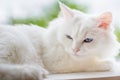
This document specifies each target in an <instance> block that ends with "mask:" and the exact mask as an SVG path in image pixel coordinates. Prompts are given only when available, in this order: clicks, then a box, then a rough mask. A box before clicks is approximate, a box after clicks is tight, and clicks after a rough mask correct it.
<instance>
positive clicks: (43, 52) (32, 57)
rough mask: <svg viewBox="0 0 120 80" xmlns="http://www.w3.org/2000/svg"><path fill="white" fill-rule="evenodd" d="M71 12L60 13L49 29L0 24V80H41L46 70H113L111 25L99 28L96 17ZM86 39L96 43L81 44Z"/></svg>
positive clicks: (114, 49) (114, 46)
mask: <svg viewBox="0 0 120 80" xmlns="http://www.w3.org/2000/svg"><path fill="white" fill-rule="evenodd" d="M61 7H63V8H64V7H66V6H65V5H62V6H61ZM65 9H67V8H65ZM65 9H64V10H65ZM68 10H70V9H68ZM70 11H72V14H70V15H69V16H67V15H64V16H60V17H59V18H57V19H56V20H54V21H52V22H51V23H50V25H49V27H48V28H47V29H43V28H40V27H38V26H35V25H16V26H7V25H1V26H0V63H1V64H0V80H28V79H29V80H41V79H42V78H43V74H44V75H45V74H47V71H46V70H48V71H49V72H50V73H65V72H80V71H106V70H111V65H113V64H112V61H114V59H115V56H116V55H117V51H118V42H117V40H116V37H115V35H114V33H113V30H112V29H111V27H110V26H109V28H108V29H107V30H105V29H101V28H98V27H97V26H98V21H97V20H96V19H97V18H96V17H94V16H88V15H86V14H83V13H81V12H79V11H76V10H70ZM65 14H66V13H65ZM67 14H68V13H67ZM65 16H67V17H65ZM67 18H68V19H67ZM66 35H70V36H71V37H72V38H73V40H70V39H68V38H67V37H66ZM85 38H93V42H91V43H84V44H82V42H83V40H84V39H85ZM75 47H79V48H80V51H79V52H78V53H77V54H75V53H74V52H73V49H74V48H75ZM45 69H46V70H45Z"/></svg>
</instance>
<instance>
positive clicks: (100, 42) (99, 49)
mask: <svg viewBox="0 0 120 80" xmlns="http://www.w3.org/2000/svg"><path fill="white" fill-rule="evenodd" d="M60 9H61V14H62V15H63V16H61V18H62V20H63V23H62V25H61V26H60V27H59V28H58V29H59V31H58V40H59V42H60V43H61V45H62V46H63V47H64V49H65V50H66V52H68V53H69V54H70V55H72V56H78V57H84V56H85V57H86V56H91V55H99V56H105V55H107V56H108V55H111V53H112V52H113V51H114V48H115V46H116V43H117V41H116V39H115V36H114V34H113V30H112V29H111V22H112V14H111V13H110V12H104V13H102V14H101V15H98V16H90V15H86V14H84V13H81V12H79V11H77V10H73V9H70V8H69V7H67V6H66V5H64V4H62V3H60ZM109 52H110V53H109Z"/></svg>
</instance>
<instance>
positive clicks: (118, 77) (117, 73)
mask: <svg viewBox="0 0 120 80" xmlns="http://www.w3.org/2000/svg"><path fill="white" fill-rule="evenodd" d="M70 79H72V80H120V66H116V67H115V70H114V71H108V72H83V73H71V74H51V75H48V76H47V78H46V79H45V80H70Z"/></svg>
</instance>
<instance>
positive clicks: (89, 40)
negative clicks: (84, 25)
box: [84, 38, 93, 43]
mask: <svg viewBox="0 0 120 80" xmlns="http://www.w3.org/2000/svg"><path fill="white" fill-rule="evenodd" d="M92 41H93V39H92V38H86V39H85V40H84V42H85V43H90V42H92Z"/></svg>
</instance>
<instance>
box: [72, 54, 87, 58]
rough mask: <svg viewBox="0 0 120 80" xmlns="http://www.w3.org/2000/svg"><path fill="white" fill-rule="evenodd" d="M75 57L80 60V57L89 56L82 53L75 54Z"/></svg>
mask: <svg viewBox="0 0 120 80" xmlns="http://www.w3.org/2000/svg"><path fill="white" fill-rule="evenodd" d="M72 56H73V57H76V58H80V57H87V56H88V54H82V53H77V54H76V53H73V54H72Z"/></svg>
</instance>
